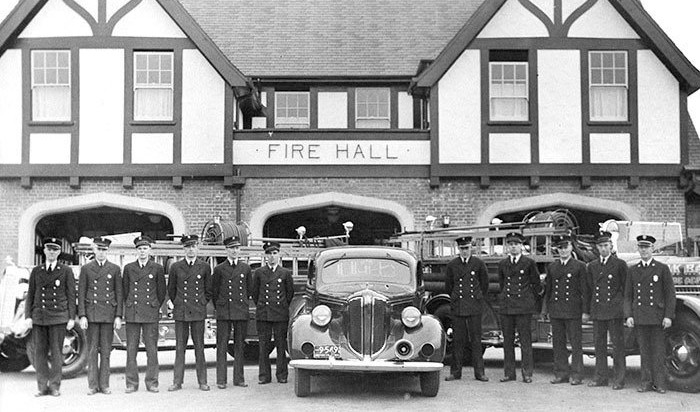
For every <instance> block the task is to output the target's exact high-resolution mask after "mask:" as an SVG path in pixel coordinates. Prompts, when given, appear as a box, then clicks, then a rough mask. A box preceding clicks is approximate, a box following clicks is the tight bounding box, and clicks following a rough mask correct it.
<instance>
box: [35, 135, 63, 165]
mask: <svg viewBox="0 0 700 412" xmlns="http://www.w3.org/2000/svg"><path fill="white" fill-rule="evenodd" d="M70 138H71V136H70V133H32V134H30V135H29V163H33V164H69V163H70Z"/></svg>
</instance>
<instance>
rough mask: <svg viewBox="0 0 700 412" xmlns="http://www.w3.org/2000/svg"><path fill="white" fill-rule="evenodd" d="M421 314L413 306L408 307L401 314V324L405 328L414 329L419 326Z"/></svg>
mask: <svg viewBox="0 0 700 412" xmlns="http://www.w3.org/2000/svg"><path fill="white" fill-rule="evenodd" d="M420 319H421V313H420V310H418V308H417V307H415V306H409V307H407V308H405V309H404V310H403V311H402V312H401V322H402V323H403V324H404V326H406V327H407V328H415V327H416V326H418V325H420Z"/></svg>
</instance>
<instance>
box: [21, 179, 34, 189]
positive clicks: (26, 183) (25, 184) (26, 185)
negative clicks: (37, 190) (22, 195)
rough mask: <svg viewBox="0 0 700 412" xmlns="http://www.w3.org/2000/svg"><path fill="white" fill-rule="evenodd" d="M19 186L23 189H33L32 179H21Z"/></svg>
mask: <svg viewBox="0 0 700 412" xmlns="http://www.w3.org/2000/svg"><path fill="white" fill-rule="evenodd" d="M19 185H20V186H21V187H22V188H23V189H31V188H32V178H31V177H29V176H22V177H21V178H20V179H19Z"/></svg>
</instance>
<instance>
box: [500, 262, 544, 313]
mask: <svg viewBox="0 0 700 412" xmlns="http://www.w3.org/2000/svg"><path fill="white" fill-rule="evenodd" d="M498 281H499V284H500V287H501V293H500V296H499V297H500V299H499V300H500V303H501V309H500V313H501V314H503V315H526V314H530V313H535V309H536V308H535V302H536V296H537V295H539V294H540V292H541V291H542V287H541V285H540V274H539V271H538V270H537V264H535V261H534V260H532V259H530V258H529V257H527V256H523V255H521V256H520V259H519V260H518V262H517V263H515V264H513V263H511V261H510V256H508V257H507V258H505V259H503V260H501V261H500V262H499V263H498Z"/></svg>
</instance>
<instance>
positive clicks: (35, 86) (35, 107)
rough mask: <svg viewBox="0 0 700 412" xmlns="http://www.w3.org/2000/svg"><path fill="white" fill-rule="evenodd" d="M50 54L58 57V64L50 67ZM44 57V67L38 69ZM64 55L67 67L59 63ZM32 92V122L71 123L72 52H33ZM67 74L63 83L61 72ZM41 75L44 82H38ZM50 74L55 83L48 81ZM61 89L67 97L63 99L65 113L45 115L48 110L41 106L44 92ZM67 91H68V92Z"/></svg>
mask: <svg viewBox="0 0 700 412" xmlns="http://www.w3.org/2000/svg"><path fill="white" fill-rule="evenodd" d="M50 54H55V55H56V63H55V65H53V66H48V62H47V56H48V55H50ZM39 55H42V62H43V64H42V66H41V67H37V63H38V57H39ZM60 55H64V56H67V57H66V59H65V60H66V66H62V65H61V64H60V63H59V60H60V59H59V56H60ZM31 60H32V61H31V70H32V71H31V88H32V90H31V92H32V121H36V122H46V121H71V120H72V113H71V112H72V110H71V105H72V87H71V52H70V50H32V52H31ZM63 71H66V72H65V81H61V80H60V77H61V76H59V72H63ZM39 73H41V77H43V79H41V80H42V81H37V80H40V79H39V76H38V75H39ZM49 73H52V77H55V78H54V80H53V81H50V82H49V81H48V77H49ZM59 89H64V94H65V96H64V97H63V98H64V99H65V100H66V101H65V102H63V113H62V114H56V115H50V114H44V112H46V110H42V108H44V109H45V108H46V107H44V106H41V104H42V103H41V102H42V98H41V95H42V91H46V92H49V90H53V91H59ZM66 89H67V90H66ZM44 104H50V102H48V101H47V102H44Z"/></svg>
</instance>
